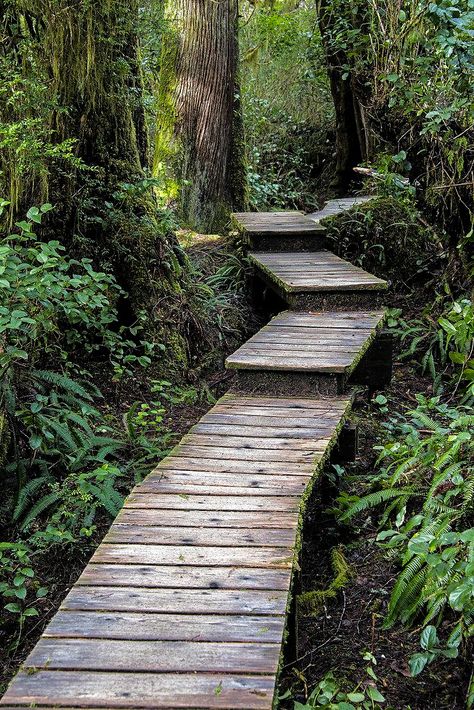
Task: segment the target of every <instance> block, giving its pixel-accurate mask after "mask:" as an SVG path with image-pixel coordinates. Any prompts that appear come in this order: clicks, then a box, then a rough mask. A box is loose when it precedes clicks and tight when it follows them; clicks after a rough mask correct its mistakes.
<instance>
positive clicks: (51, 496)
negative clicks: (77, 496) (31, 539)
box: [21, 492, 61, 530]
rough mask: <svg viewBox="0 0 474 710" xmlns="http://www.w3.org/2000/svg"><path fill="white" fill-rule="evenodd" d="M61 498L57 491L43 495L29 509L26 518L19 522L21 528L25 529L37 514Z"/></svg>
mask: <svg viewBox="0 0 474 710" xmlns="http://www.w3.org/2000/svg"><path fill="white" fill-rule="evenodd" d="M60 500H61V494H60V493H58V492H55V493H48V495H45V496H43V498H41V499H40V500H39V501H38V502H37V503H36V504H35V505H34V506H33V508H32V509H31V510H30V512H29V513H28V515H27V516H26V518H25V519H24V520H23V522H22V524H21V529H22V530H26V529H27V528H28V527H29V526H30V525H31V523H32V522H33V521H34V520H35V519H36V518H37V517H38V516H39V515H41V513H44V511H45V510H48V508H51V507H52V506H53V505H55V504H56V503H58V502H59V501H60Z"/></svg>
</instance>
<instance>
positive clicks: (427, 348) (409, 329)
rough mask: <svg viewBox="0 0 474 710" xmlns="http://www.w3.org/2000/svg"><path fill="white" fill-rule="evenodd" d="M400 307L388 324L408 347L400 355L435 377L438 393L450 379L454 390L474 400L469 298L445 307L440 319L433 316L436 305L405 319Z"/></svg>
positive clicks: (472, 326) (473, 326) (473, 324)
mask: <svg viewBox="0 0 474 710" xmlns="http://www.w3.org/2000/svg"><path fill="white" fill-rule="evenodd" d="M401 314H402V312H401V310H392V311H391V313H390V318H389V325H390V327H391V329H392V331H393V333H394V334H395V335H397V336H398V337H399V339H400V342H401V343H402V345H403V346H404V347H405V349H404V350H403V351H402V352H401V354H400V358H401V359H407V358H414V359H415V360H416V361H417V362H420V364H421V370H422V372H423V373H425V372H429V374H430V375H431V377H432V378H433V386H434V391H435V393H439V392H442V390H443V385H444V383H445V382H446V381H449V379H451V380H452V381H453V388H454V391H455V392H457V391H459V392H460V393H462V394H463V395H464V398H465V399H464V401H465V402H472V401H473V400H474V359H473V354H474V350H473V348H474V308H473V305H472V301H470V300H469V299H467V298H464V299H460V300H458V301H452V302H451V303H449V304H448V305H447V306H445V308H444V311H443V313H442V315H441V316H440V317H439V318H436V317H433V304H431V305H430V306H429V307H427V308H426V309H425V311H424V312H423V313H422V315H421V317H420V318H415V319H412V320H410V321H406V320H404V319H403V317H401Z"/></svg>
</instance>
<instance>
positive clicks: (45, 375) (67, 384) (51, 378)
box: [31, 370, 92, 402]
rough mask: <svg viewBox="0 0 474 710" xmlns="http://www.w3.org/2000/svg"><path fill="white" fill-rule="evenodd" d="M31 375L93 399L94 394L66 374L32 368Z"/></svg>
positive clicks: (73, 393) (87, 399) (81, 396)
mask: <svg viewBox="0 0 474 710" xmlns="http://www.w3.org/2000/svg"><path fill="white" fill-rule="evenodd" d="M31 376H32V377H33V378H34V379H37V380H41V381H42V382H46V383H47V384H48V385H54V387H58V388H59V389H61V390H63V391H64V392H66V393H68V394H72V395H75V396H76V397H80V398H81V399H85V400H86V401H89V402H91V401H92V396H91V395H90V394H89V392H88V391H87V390H86V389H85V388H84V387H83V386H82V385H81V384H79V383H78V382H76V381H75V380H72V379H71V378H70V377H67V376H66V375H60V374H59V373H57V372H51V371H50V370H32V372H31Z"/></svg>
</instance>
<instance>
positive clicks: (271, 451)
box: [179, 437, 328, 465]
mask: <svg viewBox="0 0 474 710" xmlns="http://www.w3.org/2000/svg"><path fill="white" fill-rule="evenodd" d="M221 441H222V437H207V438H206V441H202V439H200V440H199V441H197V442H196V441H195V442H194V443H193V444H182V445H180V447H179V451H180V453H182V455H183V456H193V457H195V458H196V460H198V459H199V458H202V459H208V458H209V457H210V456H213V455H216V456H219V453H220V455H221V457H222V461H231V462H232V461H234V462H240V461H249V462H252V461H253V462H257V463H261V464H263V465H264V464H270V463H278V462H279V463H285V462H286V463H300V464H302V463H305V462H307V463H309V464H310V465H311V464H312V463H313V462H316V461H317V460H318V459H319V458H320V457H321V454H322V453H324V451H325V449H326V446H327V444H328V440H327V439H320V440H319V441H316V442H314V446H312V447H310V448H304V447H301V446H300V447H299V448H298V449H290V448H288V446H286V447H281V446H280V447H279V448H278V449H276V448H273V447H272V444H273V441H274V440H272V442H271V444H270V448H268V449H265V448H263V446H265V445H267V446H268V445H269V444H268V439H266V440H265V441H263V440H262V439H259V440H258V441H259V442H260V446H257V445H255V444H252V446H248V447H247V448H245V447H244V446H240V447H239V446H236V445H234V446H232V445H231V446H230V447H222V448H220V445H221ZM212 442H214V443H212Z"/></svg>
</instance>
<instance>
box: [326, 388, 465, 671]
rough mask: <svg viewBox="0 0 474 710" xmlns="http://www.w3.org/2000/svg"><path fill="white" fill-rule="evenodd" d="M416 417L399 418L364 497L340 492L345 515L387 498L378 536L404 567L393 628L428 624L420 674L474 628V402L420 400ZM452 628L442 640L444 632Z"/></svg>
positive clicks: (414, 663)
mask: <svg viewBox="0 0 474 710" xmlns="http://www.w3.org/2000/svg"><path fill="white" fill-rule="evenodd" d="M418 401H419V404H418V407H417V408H416V409H414V410H413V411H411V412H409V413H408V417H405V416H396V417H392V418H391V420H390V423H389V424H388V425H387V429H388V431H389V440H388V442H387V443H386V444H385V445H384V446H382V447H377V448H379V449H380V455H379V463H382V464H383V466H382V468H381V469H380V473H379V474H378V475H377V476H374V477H373V479H372V482H371V486H372V488H374V489H375V490H374V491H373V492H371V493H369V494H367V495H365V496H363V497H351V498H347V497H345V496H342V497H341V498H340V501H339V502H340V505H341V506H342V508H345V510H344V512H342V514H341V519H342V520H346V521H347V520H349V519H351V518H353V517H354V516H358V515H361V514H362V513H367V512H368V511H370V510H371V509H372V508H374V507H378V506H380V505H381V504H382V503H383V504H384V510H383V513H382V516H381V519H380V532H379V534H378V536H377V540H378V541H379V543H380V544H381V545H382V547H384V548H385V549H386V550H388V551H390V552H391V554H396V556H397V557H398V559H399V562H400V564H401V567H402V570H401V572H400V574H399V576H398V578H397V580H396V582H395V585H394V587H393V590H392V594H391V598H390V602H389V606H388V614H387V618H386V626H391V625H392V624H394V623H395V622H396V621H398V620H400V621H402V622H403V623H405V624H408V625H413V624H414V623H420V622H421V625H422V627H423V629H424V630H423V633H422V637H421V647H422V652H421V653H419V654H416V655H415V656H414V657H413V658H412V659H411V668H412V671H413V673H414V674H416V673H419V672H421V670H422V669H423V668H424V666H425V665H426V664H427V663H430V662H432V661H433V660H434V659H435V658H439V657H440V656H443V657H447V658H454V657H456V656H457V655H458V652H459V647H460V645H461V643H462V640H463V639H466V638H468V637H470V636H471V635H472V632H473V631H474V627H473V621H474V528H473V527H472V524H473V522H474V521H473V509H474V480H473V476H472V474H473V471H474V445H473V436H472V432H473V430H474V429H473V425H474V410H473V409H472V407H467V406H466V407H462V406H458V407H449V406H448V405H446V404H442V403H441V402H440V400H439V398H432V399H429V400H427V399H424V398H423V397H419V398H418ZM447 626H448V627H449V628H450V629H451V630H450V633H449V636H448V638H447V639H446V640H445V641H444V642H443V643H442V642H440V641H439V639H438V636H437V634H438V632H439V631H440V629H443V632H445V629H446V627H447Z"/></svg>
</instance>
